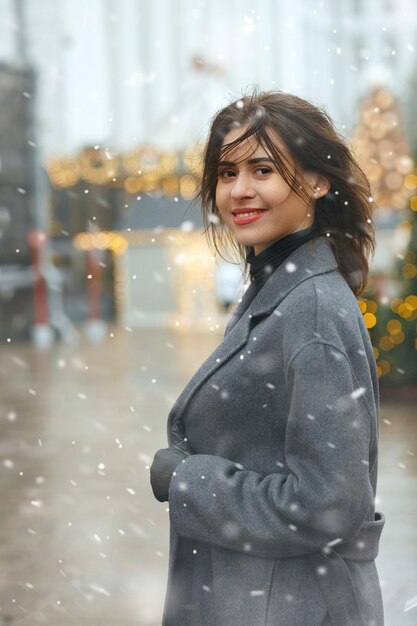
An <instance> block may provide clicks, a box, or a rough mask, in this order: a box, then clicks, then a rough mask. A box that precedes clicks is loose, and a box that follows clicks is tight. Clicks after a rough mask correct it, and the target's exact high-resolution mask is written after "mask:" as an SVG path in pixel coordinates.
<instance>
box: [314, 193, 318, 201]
mask: <svg viewBox="0 0 417 626" xmlns="http://www.w3.org/2000/svg"><path fill="white" fill-rule="evenodd" d="M314 197H315V199H316V200H317V198H318V197H319V193H318V191H315V192H314Z"/></svg>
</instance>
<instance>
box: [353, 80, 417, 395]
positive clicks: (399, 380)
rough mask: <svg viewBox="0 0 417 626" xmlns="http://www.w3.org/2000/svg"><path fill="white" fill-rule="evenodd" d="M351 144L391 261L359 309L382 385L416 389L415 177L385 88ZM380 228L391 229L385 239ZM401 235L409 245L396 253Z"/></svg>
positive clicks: (363, 107) (365, 109) (368, 105)
mask: <svg viewBox="0 0 417 626" xmlns="http://www.w3.org/2000/svg"><path fill="white" fill-rule="evenodd" d="M352 143H353V147H354V151H355V154H356V157H357V159H358V161H359V163H360V165H361V167H362V169H363V170H364V171H365V173H366V174H367V176H368V178H369V181H370V183H371V188H372V190H373V199H374V200H375V203H376V207H377V208H376V211H377V214H376V224H377V252H379V257H380V259H381V256H382V257H383V256H384V255H388V256H389V257H390V258H389V264H388V269H387V266H386V265H385V267H384V262H383V261H384V260H383V259H382V263H381V260H380V261H379V262H378V263H377V264H376V267H374V268H373V270H372V272H371V276H370V280H369V283H368V288H367V290H366V292H365V293H364V295H363V297H362V298H361V299H360V300H359V305H360V307H361V310H362V313H363V315H364V319H365V323H366V325H367V327H368V329H369V332H370V336H371V341H372V344H373V347H374V352H375V357H376V360H377V366H378V375H379V376H380V378H381V382H382V384H384V383H387V384H396V385H400V384H401V385H403V384H404V385H405V384H407V385H417V359H416V357H417V352H416V321H415V320H416V319H417V265H416V263H417V216H416V211H417V195H413V196H412V197H411V198H410V196H411V194H412V193H413V191H415V190H416V189H417V175H416V173H413V167H414V163H413V159H412V158H411V156H410V149H409V144H408V141H407V139H406V137H405V133H404V130H403V122H402V116H401V112H400V108H399V105H398V103H397V102H396V100H395V97H394V96H393V94H392V93H391V92H390V91H389V90H388V89H387V88H386V87H381V86H380V87H375V88H374V89H373V90H372V91H371V93H370V94H369V95H368V96H367V97H365V98H364V99H363V101H362V102H361V104H360V112H359V123H358V126H357V128H356V129H355V131H354V133H353V136H352ZM391 218H392V219H391ZM382 222H384V223H385V224H387V223H388V224H390V223H391V224H392V227H391V229H390V228H388V229H385V231H384V234H382V229H380V230H379V231H378V225H380V224H381V223H382ZM401 233H402V236H401V238H400V239H401V241H404V239H405V240H406V241H407V240H408V243H406V244H405V245H403V246H402V249H400V250H396V249H395V246H393V242H395V240H396V239H397V240H398V239H399V237H398V235H399V234H401ZM384 237H385V238H384ZM381 250H382V255H381Z"/></svg>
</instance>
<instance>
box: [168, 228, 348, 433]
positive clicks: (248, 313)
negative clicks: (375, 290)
mask: <svg viewBox="0 0 417 626" xmlns="http://www.w3.org/2000/svg"><path fill="white" fill-rule="evenodd" d="M335 269H337V262H336V259H335V257H334V254H333V252H332V249H331V246H330V243H329V242H328V241H327V239H325V238H324V237H319V238H317V239H312V240H310V241H307V242H306V243H305V244H303V245H302V246H300V247H299V248H297V249H296V250H294V252H293V253H292V254H290V256H289V257H288V258H287V259H286V260H285V261H284V262H283V263H282V264H281V265H280V266H279V267H278V268H277V269H276V270H275V272H273V274H271V276H270V278H269V279H268V281H267V282H266V283H265V285H264V286H263V287H262V289H261V290H260V291H259V292H258V293H257V294H256V296H255V297H253V293H254V291H256V289H255V288H254V286H253V285H250V286H249V288H248V289H247V291H246V292H245V294H244V296H243V298H242V301H241V303H240V304H239V305H238V307H237V308H236V310H235V312H234V313H233V316H232V318H231V320H230V322H229V324H228V325H227V328H226V333H225V337H224V339H223V341H222V342H221V344H220V345H219V346H218V348H217V349H216V350H215V351H214V352H213V353H212V354H211V355H210V356H209V358H208V359H207V360H206V361H205V362H204V363H203V365H202V366H201V367H200V369H199V370H198V371H197V372H196V373H195V375H194V376H193V377H192V378H191V380H190V381H189V383H188V384H187V385H186V387H185V389H184V390H183V392H182V393H181V395H180V396H179V398H178V400H177V401H176V402H175V404H174V406H173V407H172V409H171V412H170V414H169V417H168V442H169V444H171V426H172V422H173V420H175V419H179V418H180V417H181V415H182V414H183V412H184V410H185V408H186V406H187V404H188V403H189V401H190V400H191V398H192V396H193V395H194V394H195V393H196V391H197V390H198V389H199V388H200V387H201V385H203V383H204V382H205V381H206V380H207V379H208V378H209V376H211V375H212V374H213V373H214V372H215V371H216V370H217V369H218V368H219V367H221V366H222V365H223V364H224V363H225V362H226V361H227V360H229V359H230V358H231V357H232V356H233V355H235V354H236V353H237V352H238V351H239V350H241V349H242V348H243V347H244V346H245V345H246V343H247V342H248V338H249V334H250V330H251V326H252V324H253V323H254V320H255V319H256V318H259V317H263V316H266V315H269V314H270V313H272V311H273V310H274V309H276V308H277V306H279V304H280V302H282V300H283V299H284V298H285V297H286V296H287V295H288V294H289V293H290V292H291V291H292V290H293V289H294V288H295V287H296V286H297V285H299V284H300V283H302V282H304V280H307V279H308V278H311V277H312V276H315V275H318V274H323V273H326V272H330V271H333V270H335ZM251 299H252V301H251Z"/></svg>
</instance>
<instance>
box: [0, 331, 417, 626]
mask: <svg viewBox="0 0 417 626" xmlns="http://www.w3.org/2000/svg"><path fill="white" fill-rule="evenodd" d="M219 340H220V335H219V334H217V335H216V334H214V333H213V334H199V335H193V334H175V333H172V332H169V331H162V330H160V331H141V332H138V331H137V332H133V333H129V332H127V331H125V330H122V329H115V330H114V337H113V338H111V337H109V339H107V340H106V342H105V343H103V344H101V345H96V346H94V345H88V344H86V343H83V344H80V345H79V346H78V347H69V346H66V345H60V344H59V345H56V346H55V347H54V348H53V349H52V350H51V351H50V352H48V353H42V352H36V351H35V350H34V349H33V348H32V347H31V346H30V345H28V344H19V345H13V344H7V345H4V346H3V347H2V348H1V351H0V394H1V395H0V397H1V398H2V410H1V412H0V432H1V440H0V484H1V487H2V506H1V509H0V542H1V548H0V550H1V557H0V558H1V561H0V563H1V566H0V607H1V610H0V626H3V625H4V624H6V623H9V624H10V626H16V625H18V626H36V625H37V624H47V625H50V626H133V625H134V626H159V625H160V623H161V615H162V606H163V600H164V593H165V582H166V571H167V558H168V513H167V510H166V506H165V505H162V504H159V503H158V502H156V501H155V500H154V499H153V497H152V493H151V491H150V487H149V482H148V481H149V471H148V469H147V466H149V464H150V462H151V460H152V457H153V454H154V452H155V450H156V449H157V448H159V447H161V446H163V445H164V444H165V442H166V433H165V429H166V417H167V414H168V411H169V409H170V407H171V405H172V404H173V402H174V400H175V398H176V396H177V394H178V392H179V391H180V390H181V388H182V386H183V384H184V383H185V382H186V380H187V379H188V378H189V377H190V376H191V375H192V374H193V372H194V371H195V369H196V368H197V367H198V365H199V364H200V363H201V362H202V361H203V359H204V358H205V356H207V355H208V354H209V353H210V352H211V350H212V349H213V348H214V347H215V345H217V343H218V341H219ZM416 434H417V415H416V411H415V409H413V407H412V405H408V406H407V405H404V406H403V405H397V404H395V405H394V404H384V405H383V407H382V411H381V455H380V477H379V493H378V499H379V502H380V504H378V507H379V508H380V509H381V510H382V511H384V513H385V514H386V516H387V525H386V528H385V531H384V533H383V539H382V542H381V552H380V556H379V558H378V566H379V572H380V578H381V583H382V585H383V593H384V599H385V604H386V616H387V619H386V626H408V625H410V626H411V624H415V623H416V619H417V617H416V616H417V608H414V609H410V610H409V611H406V612H404V608H405V606H406V602H407V601H408V600H410V598H412V597H413V596H416V594H417V587H416V586H415V583H416V580H417V531H416V524H415V516H416V508H417V506H416V502H417V481H416V477H417V461H416V456H415V454H416V450H415V441H416ZM2 616H3V622H2V621H1V620H2ZM6 616H9V617H10V619H11V621H10V622H7V619H6Z"/></svg>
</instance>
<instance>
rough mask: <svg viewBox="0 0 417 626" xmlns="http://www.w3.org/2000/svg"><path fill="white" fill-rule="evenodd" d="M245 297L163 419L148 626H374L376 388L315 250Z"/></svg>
mask: <svg viewBox="0 0 417 626" xmlns="http://www.w3.org/2000/svg"><path fill="white" fill-rule="evenodd" d="M253 293H254V288H253V287H249V289H248V290H247V292H246V293H245V295H244V297H243V300H242V302H241V303H240V305H239V306H238V307H237V309H236V311H235V313H234V315H233V316H232V319H231V321H230V323H229V325H228V327H227V328H226V333H225V337H224V339H223V341H222V342H221V344H220V345H219V346H218V348H217V349H216V350H215V351H214V352H213V354H212V355H211V356H210V357H209V358H208V359H207V361H206V362H205V363H204V364H203V365H202V366H201V368H200V369H199V370H198V371H197V373H196V374H195V375H194V377H193V378H192V379H191V380H190V382H189V383H188V384H187V386H186V387H185V389H184V391H183V392H182V393H181V395H180V396H179V398H178V400H177V401H176V403H175V405H174V406H173V408H172V410H171V412H170V415H169V418H168V441H169V442H170V441H171V435H172V429H173V427H175V425H176V424H178V423H179V421H181V422H182V424H183V426H184V428H185V433H186V436H187V437H188V441H189V443H190V444H191V447H192V448H193V450H194V451H195V454H193V455H191V456H189V457H188V458H186V459H185V460H184V461H182V462H181V463H180V464H179V465H178V466H177V468H176V470H175V473H174V475H173V477H172V479H171V483H170V488H169V515H170V523H171V534H170V559H169V574H168V586H167V594H166V600H165V609H164V617H163V626H278V625H279V626H328V625H333V626H382V625H383V621H384V620H383V610H382V599H381V592H380V586H379V580H378V574H377V570H376V567H375V563H374V559H375V557H376V556H377V552H378V542H379V537H380V534H381V531H382V528H383V525H384V516H383V515H382V514H380V513H375V506H374V502H375V491H376V481H377V445H378V411H379V397H378V379H377V375H376V367H375V359H374V355H373V351H372V346H371V343H370V339H369V335H368V331H367V329H366V326H365V324H364V321H363V317H362V314H361V312H360V310H359V307H358V304H357V301H356V298H355V296H354V294H353V293H352V291H351V290H350V288H349V286H348V285H347V283H346V281H345V280H344V278H343V277H342V275H341V274H340V272H339V270H338V266H337V262H336V260H335V256H334V254H333V252H332V249H331V246H330V244H329V241H328V240H327V239H326V238H325V237H319V238H316V239H313V240H310V241H308V242H306V243H304V244H303V245H301V246H300V247H299V248H297V249H296V250H295V251H293V252H292V253H291V254H290V255H289V256H288V257H287V259H286V260H285V261H284V262H283V263H282V264H281V265H280V266H279V267H278V268H277V269H276V270H275V271H274V272H273V273H272V274H271V276H270V277H269V279H268V280H267V282H266V283H265V285H264V286H263V287H262V288H261V290H260V291H259V292H258V293H256V295H255V297H253Z"/></svg>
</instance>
